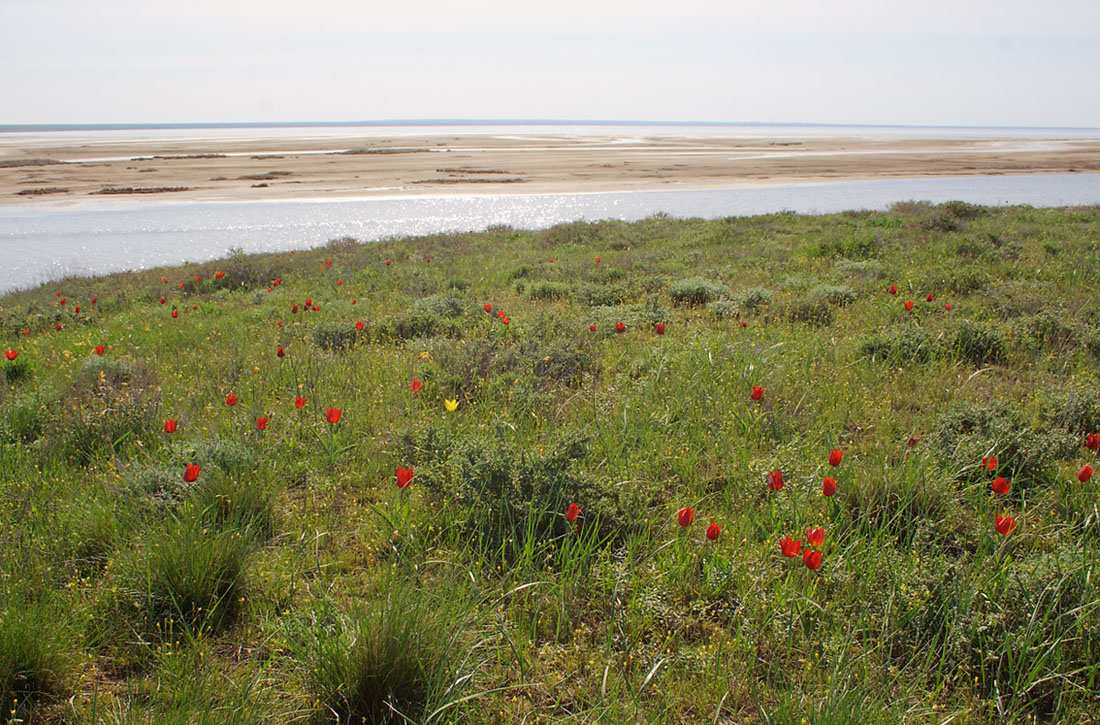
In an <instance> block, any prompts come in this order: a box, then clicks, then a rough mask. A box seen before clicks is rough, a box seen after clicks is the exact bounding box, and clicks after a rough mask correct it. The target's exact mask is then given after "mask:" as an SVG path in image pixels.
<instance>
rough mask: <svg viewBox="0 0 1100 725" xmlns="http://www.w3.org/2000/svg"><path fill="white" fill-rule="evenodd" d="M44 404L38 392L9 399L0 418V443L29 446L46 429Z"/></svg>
mask: <svg viewBox="0 0 1100 725" xmlns="http://www.w3.org/2000/svg"><path fill="white" fill-rule="evenodd" d="M46 414H47V410H46V404H45V401H44V400H43V398H42V396H41V394H40V393H38V391H34V392H32V393H23V394H19V395H16V396H13V397H12V398H9V399H8V401H7V403H6V404H5V405H4V407H3V409H2V417H0V442H3V443H22V444H29V443H33V442H34V441H36V440H38V438H39V436H41V435H42V431H43V430H44V429H45V427H46Z"/></svg>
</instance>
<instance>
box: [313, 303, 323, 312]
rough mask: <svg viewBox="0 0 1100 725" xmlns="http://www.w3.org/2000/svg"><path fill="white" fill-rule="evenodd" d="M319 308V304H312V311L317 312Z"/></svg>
mask: <svg viewBox="0 0 1100 725" xmlns="http://www.w3.org/2000/svg"><path fill="white" fill-rule="evenodd" d="M320 310H321V305H314V306H313V311H314V312H319V311H320Z"/></svg>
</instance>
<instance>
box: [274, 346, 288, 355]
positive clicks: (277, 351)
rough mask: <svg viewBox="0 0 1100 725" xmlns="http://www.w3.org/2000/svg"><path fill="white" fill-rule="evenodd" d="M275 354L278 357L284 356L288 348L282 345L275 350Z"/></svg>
mask: <svg viewBox="0 0 1100 725" xmlns="http://www.w3.org/2000/svg"><path fill="white" fill-rule="evenodd" d="M275 355H276V356H277V357H283V356H284V355H286V350H284V349H283V348H281V347H280V348H279V349H278V350H276V351H275Z"/></svg>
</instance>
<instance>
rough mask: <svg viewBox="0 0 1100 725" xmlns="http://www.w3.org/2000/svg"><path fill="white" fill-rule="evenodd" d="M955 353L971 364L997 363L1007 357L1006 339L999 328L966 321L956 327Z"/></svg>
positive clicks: (979, 365) (953, 345)
mask: <svg viewBox="0 0 1100 725" xmlns="http://www.w3.org/2000/svg"><path fill="white" fill-rule="evenodd" d="M952 348H953V349H954V351H955V354H956V355H958V357H959V358H960V359H961V360H965V361H966V362H969V363H970V364H971V365H975V366H977V367H981V366H983V365H997V364H1000V363H1003V362H1004V361H1005V359H1006V355H1005V341H1004V337H1003V336H1002V335H1001V333H1000V331H999V330H997V328H995V327H992V326H990V325H983V324H979V323H974V322H964V323H962V324H961V325H959V326H958V327H957V328H955V336H954V340H953V342H952Z"/></svg>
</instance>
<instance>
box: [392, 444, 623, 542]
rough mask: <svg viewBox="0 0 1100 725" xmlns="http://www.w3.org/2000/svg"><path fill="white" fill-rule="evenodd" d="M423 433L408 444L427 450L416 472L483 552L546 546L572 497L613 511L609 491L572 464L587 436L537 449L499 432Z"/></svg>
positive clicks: (560, 528) (561, 527)
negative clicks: (418, 440) (424, 437)
mask: <svg viewBox="0 0 1100 725" xmlns="http://www.w3.org/2000/svg"><path fill="white" fill-rule="evenodd" d="M428 435H431V436H432V437H433V438H434V440H433V441H432V442H431V443H430V444H425V443H419V444H413V445H412V446H411V447H412V448H413V449H414V450H419V451H431V452H432V453H431V458H429V459H428V460H427V461H425V465H423V466H422V467H419V468H417V476H418V477H421V476H422V477H421V483H422V484H423V486H424V490H425V491H426V492H427V493H428V494H429V496H430V497H431V498H432V499H433V500H434V501H435V502H436V503H437V504H438V505H444V506H448V507H453V509H454V514H453V516H455V517H457V521H458V524H459V528H460V529H461V531H462V532H464V535H463V539H464V540H465V541H467V542H469V543H470V544H472V545H473V546H475V547H476V548H478V549H480V550H481V551H483V552H484V553H485V554H486V555H488V556H492V557H494V558H496V557H503V558H511V557H512V556H513V555H515V554H516V553H517V552H518V551H520V550H522V549H523V548H524V547H525V546H527V545H528V544H531V545H535V546H545V545H548V544H549V542H550V540H551V539H553V538H554V537H558V536H561V535H563V534H565V533H566V531H567V530H568V523H567V522H566V521H565V518H564V516H562V512H564V511H565V508H566V506H567V505H568V504H569V502H570V501H587V502H589V503H588V504H587V505H589V506H591V512H592V513H593V514H594V513H595V512H596V511H601V515H608V518H610V514H611V513H612V512H611V510H610V509H611V508H612V507H611V505H610V504H609V503H608V498H607V496H606V495H604V494H603V493H602V492H600V491H598V490H597V488H596V487H595V486H594V485H593V484H592V483H590V482H589V481H588V480H587V479H585V478H583V477H582V476H581V475H580V472H579V470H578V467H577V461H578V460H579V459H580V458H582V457H583V456H584V455H585V454H586V453H587V450H588V444H587V441H586V439H584V438H581V437H579V436H577V435H569V436H565V437H562V438H559V439H556V440H552V441H550V442H548V443H547V444H546V445H545V446H543V447H540V448H538V449H534V448H531V447H528V446H521V445H517V444H516V443H514V442H513V441H511V440H509V439H506V438H505V437H504V434H503V432H501V433H497V434H471V435H467V436H463V437H460V438H456V439H445V438H444V437H442V436H440V435H439V434H438V433H433V432H429V433H428ZM409 443H412V441H407V444H409ZM601 502H602V504H603V505H602V506H601ZM601 509H608V510H606V511H604V510H601Z"/></svg>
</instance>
